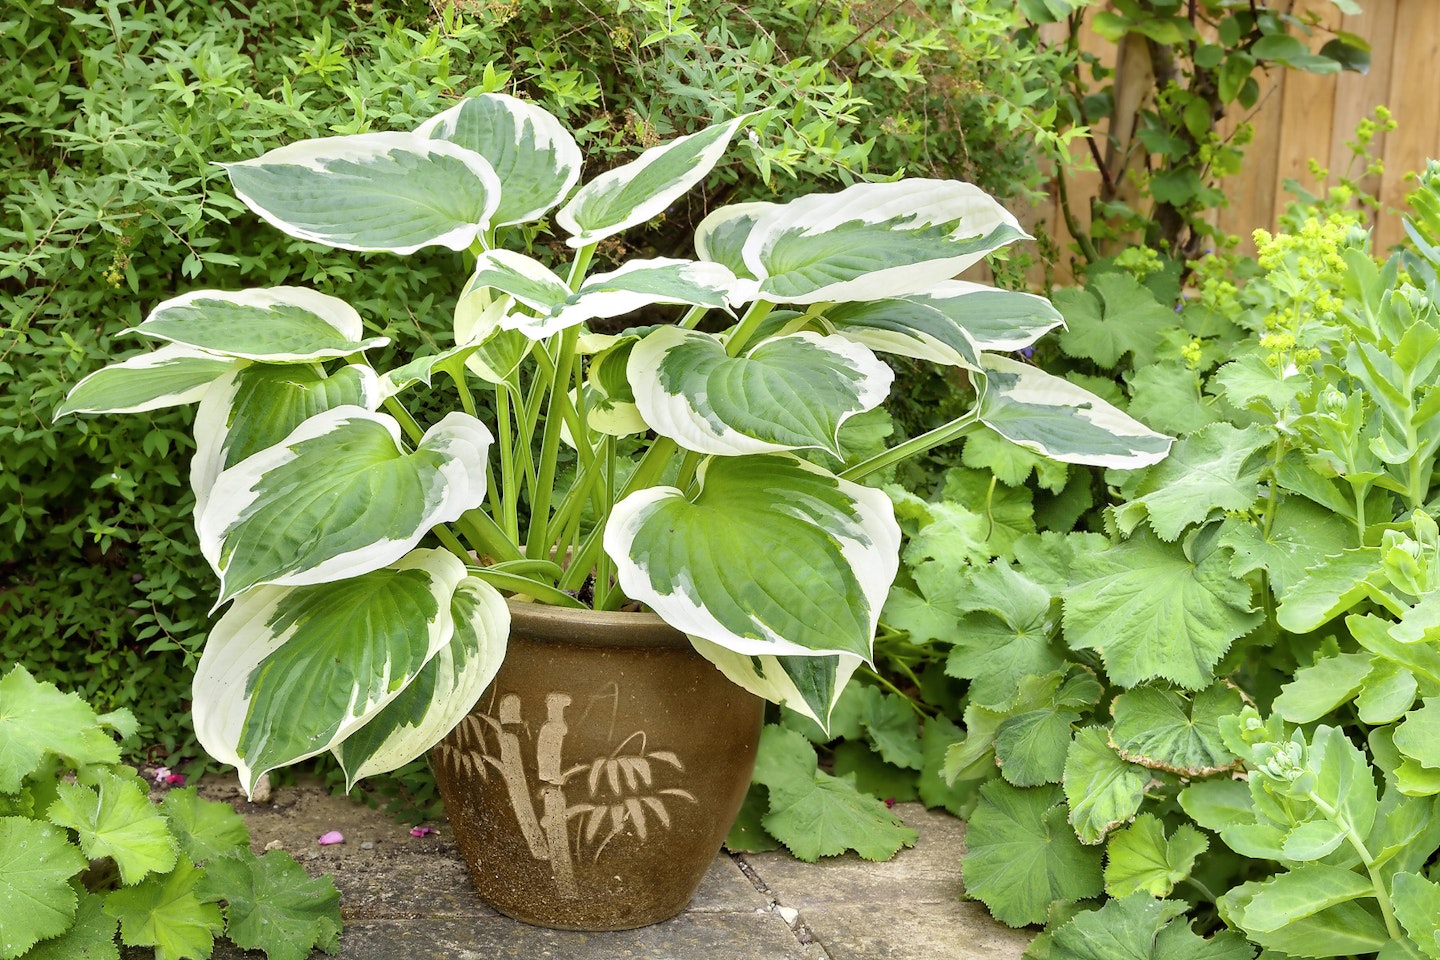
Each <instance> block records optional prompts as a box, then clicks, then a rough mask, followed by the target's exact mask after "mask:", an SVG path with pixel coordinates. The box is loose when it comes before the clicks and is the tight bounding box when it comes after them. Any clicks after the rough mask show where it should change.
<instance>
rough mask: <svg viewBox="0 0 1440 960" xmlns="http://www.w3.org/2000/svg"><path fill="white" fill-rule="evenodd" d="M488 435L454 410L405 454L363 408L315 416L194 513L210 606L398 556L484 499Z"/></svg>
mask: <svg viewBox="0 0 1440 960" xmlns="http://www.w3.org/2000/svg"><path fill="white" fill-rule="evenodd" d="M490 441H491V436H490V431H489V430H488V429H486V427H485V425H484V424H483V423H481V422H480V421H479V420H477V419H475V418H474V417H472V416H470V415H468V414H465V413H461V412H458V411H457V412H452V413H449V414H447V415H446V416H445V417H444V418H443V419H441V420H440V422H439V423H437V424H435V425H434V426H433V427H431V428H430V429H429V430H428V431H426V433H425V436H424V437H423V438H422V439H421V441H420V443H419V444H418V445H416V447H415V449H414V451H413V452H406V451H405V450H404V448H402V447H401V445H400V425H399V424H398V423H397V422H396V421H395V420H394V419H393V418H391V417H390V416H388V415H386V414H381V413H372V412H371V411H369V410H365V409H364V408H362V407H355V406H340V407H335V408H333V409H330V410H326V411H324V412H322V413H319V414H316V415H315V416H313V417H311V418H310V419H308V420H306V421H305V422H304V423H302V424H301V425H300V426H299V427H297V428H295V430H294V431H293V432H291V433H290V435H289V436H287V437H286V438H285V439H284V440H283V441H281V442H280V443H278V444H275V445H274V446H271V447H267V448H266V449H264V450H262V451H260V452H259V453H257V454H255V455H253V456H251V457H248V458H246V459H245V460H242V461H241V462H240V463H238V464H236V465H235V466H233V467H231V468H230V469H228V470H226V471H224V472H223V473H221V474H220V476H219V477H217V478H216V480H215V484H214V486H213V487H212V488H211V491H210V498H209V501H208V503H207V506H206V509H205V512H204V513H202V514H201V515H200V516H199V517H197V518H196V522H195V527H196V532H197V533H198V534H199V536H200V548H201V550H202V552H203V553H204V554H205V557H206V559H207V560H209V561H210V564H211V566H212V567H214V568H215V570H216V572H218V573H219V574H220V577H221V592H220V597H219V600H218V601H217V606H218V605H219V604H222V603H224V602H226V601H227V600H230V599H232V598H234V597H235V596H237V595H238V594H240V593H242V592H243V591H245V590H248V589H251V588H253V587H255V586H257V585H259V584H274V585H278V586H298V585H302V584H312V583H324V582H328V581H332V580H338V579H341V578H344V577H351V576H355V575H356V574H359V573H364V572H365V571H367V570H375V569H378V568H380V567H383V566H385V565H386V564H388V563H392V562H394V561H396V560H398V559H399V558H401V557H403V556H404V555H405V554H406V553H408V552H409V551H410V550H411V549H413V548H414V547H415V545H416V544H418V543H419V542H420V540H421V539H422V538H423V537H424V536H425V534H426V533H428V532H429V530H430V528H431V527H433V526H435V525H436V524H439V523H448V522H450V521H453V520H455V519H457V518H458V517H459V516H460V515H461V514H462V513H464V512H465V511H466V510H469V509H472V508H474V507H478V506H480V505H481V503H482V502H483V501H484V497H485V482H486V473H485V469H486V454H487V451H488V450H489V445H490Z"/></svg>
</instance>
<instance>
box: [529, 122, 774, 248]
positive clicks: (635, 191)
mask: <svg viewBox="0 0 1440 960" xmlns="http://www.w3.org/2000/svg"><path fill="white" fill-rule="evenodd" d="M753 116H754V114H746V115H744V116H741V117H736V118H735V119H733V120H727V121H725V122H724V123H716V124H712V125H710V126H708V127H706V128H705V129H704V130H701V131H699V132H697V133H692V134H690V135H688V136H684V137H676V138H675V139H674V140H670V141H668V142H666V143H662V144H660V145H659V146H655V147H651V148H650V149H648V150H646V151H645V152H644V153H642V154H640V156H639V157H637V158H635V159H634V160H632V161H630V162H629V163H627V164H624V165H622V166H619V167H616V168H615V169H613V170H608V171H606V172H605V173H602V174H600V176H598V177H596V178H595V179H594V180H591V181H590V182H589V183H587V184H585V185H584V186H583V187H581V188H580V189H579V190H577V191H576V192H575V196H573V197H571V198H570V202H569V203H567V204H565V206H563V207H561V208H560V210H559V212H558V213H556V214H555V223H556V224H557V225H558V226H559V227H560V228H561V229H562V230H564V231H565V232H566V233H569V234H571V237H570V239H569V240H567V241H565V242H566V243H568V244H569V245H570V246H572V247H577V248H578V247H583V246H587V245H589V244H592V243H596V242H598V241H600V240H603V239H605V238H606V237H608V236H611V235H613V234H616V233H619V232H620V231H622V230H625V229H627V228H629V227H633V226H635V225H636V224H638V223H644V222H645V221H646V220H649V219H651V218H653V217H655V216H658V215H659V214H661V213H664V212H665V210H666V208H668V207H669V206H670V204H672V203H674V202H675V201H676V200H678V199H679V198H680V197H681V196H683V195H684V194H685V193H687V192H688V191H689V190H690V188H691V187H693V186H695V184H697V183H699V182H700V181H701V180H703V179H704V178H705V175H706V174H707V173H709V172H710V171H711V170H712V169H713V168H714V166H715V164H717V163H718V162H720V158H721V157H722V156H723V155H724V153H725V148H726V147H727V146H729V144H730V139H731V138H732V137H733V136H734V135H735V131H736V130H739V129H740V127H741V125H742V124H744V123H745V122H746V121H747V120H749V119H750V118H751V117H753Z"/></svg>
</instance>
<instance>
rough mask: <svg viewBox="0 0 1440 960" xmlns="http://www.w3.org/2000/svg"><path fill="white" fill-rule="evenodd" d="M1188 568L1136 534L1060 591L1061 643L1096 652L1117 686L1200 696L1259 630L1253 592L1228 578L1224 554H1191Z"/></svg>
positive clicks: (1178, 556) (1094, 559)
mask: <svg viewBox="0 0 1440 960" xmlns="http://www.w3.org/2000/svg"><path fill="white" fill-rule="evenodd" d="M1195 549H1196V551H1197V552H1199V553H1200V554H1201V555H1200V556H1199V557H1198V558H1197V559H1194V560H1192V559H1191V558H1190V557H1189V556H1187V555H1186V554H1185V553H1183V552H1182V551H1181V550H1180V549H1179V548H1176V547H1167V546H1166V545H1165V544H1163V543H1161V542H1160V541H1159V540H1157V539H1156V538H1155V537H1154V535H1153V534H1150V533H1149V532H1148V531H1145V530H1137V531H1136V535H1135V536H1134V537H1132V538H1131V539H1129V540H1127V541H1125V542H1124V543H1121V544H1118V545H1116V546H1114V547H1113V548H1112V549H1110V550H1107V551H1105V552H1103V553H1099V554H1095V555H1093V556H1091V557H1090V558H1089V561H1088V563H1087V564H1086V565H1085V568H1083V572H1080V573H1079V575H1080V576H1083V577H1084V579H1082V580H1078V582H1076V583H1075V585H1073V586H1072V587H1070V588H1069V589H1068V590H1066V591H1065V594H1064V597H1065V616H1064V623H1065V637H1066V640H1067V642H1069V644H1070V646H1071V647H1073V648H1075V649H1082V650H1083V649H1091V650H1098V651H1100V654H1101V656H1103V657H1104V658H1105V666H1106V669H1107V670H1108V671H1109V673H1110V676H1111V678H1112V679H1113V680H1114V682H1115V683H1118V684H1119V685H1121V686H1125V687H1133V686H1135V685H1136V684H1139V683H1143V682H1144V681H1146V680H1152V679H1157V678H1158V679H1162V680H1169V681H1171V682H1173V683H1176V684H1178V685H1180V686H1182V687H1185V688H1186V689H1189V690H1199V689H1201V688H1203V687H1207V686H1209V685H1210V682H1211V681H1212V680H1213V679H1214V667H1215V664H1216V663H1218V662H1219V660H1220V658H1221V657H1222V656H1224V654H1225V651H1226V650H1228V649H1229V648H1230V644H1231V643H1232V642H1234V640H1235V639H1236V638H1237V637H1241V636H1244V635H1245V634H1246V633H1249V632H1250V631H1251V630H1252V629H1254V627H1255V626H1256V625H1257V624H1258V623H1259V622H1260V620H1261V614H1260V613H1258V612H1252V611H1251V610H1250V609H1249V607H1250V588H1249V587H1248V586H1247V585H1246V584H1245V583H1244V582H1242V581H1238V580H1235V579H1234V578H1232V577H1231V576H1230V571H1229V559H1228V557H1227V556H1226V551H1224V550H1216V549H1210V550H1208V552H1207V551H1206V550H1205V548H1203V547H1198V546H1197V547H1196V548H1195Z"/></svg>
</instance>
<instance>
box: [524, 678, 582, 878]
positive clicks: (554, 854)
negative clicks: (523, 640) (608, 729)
mask: <svg viewBox="0 0 1440 960" xmlns="http://www.w3.org/2000/svg"><path fill="white" fill-rule="evenodd" d="M569 705H570V697H569V695H568V694H564V693H552V694H550V695H549V696H547V697H546V698H545V724H544V726H542V727H541V728H540V736H539V738H538V739H537V740H536V741H535V764H536V770H537V773H538V775H539V778H540V782H541V783H542V784H543V786H542V787H541V788H540V793H541V797H542V798H543V801H544V818H545V819H544V821H543V822H544V828H545V836H546V837H547V838H548V840H549V842H550V872H551V874H552V875H553V876H554V878H555V886H556V887H557V888H558V889H559V892H560V895H561V896H562V897H566V898H574V897H577V896H579V895H580V888H579V886H578V885H577V884H576V882H575V865H574V862H573V861H572V859H571V856H570V831H569V827H568V823H567V821H566V818H565V807H566V803H565V773H564V764H563V762H562V759H563V755H564V743H565V734H567V733H568V732H569V727H567V726H566V725H565V708H566V707H568V706H569Z"/></svg>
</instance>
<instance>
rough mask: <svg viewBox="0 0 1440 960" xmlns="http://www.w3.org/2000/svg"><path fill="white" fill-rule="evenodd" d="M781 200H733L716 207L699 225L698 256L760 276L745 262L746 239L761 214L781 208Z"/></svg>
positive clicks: (737, 272)
mask: <svg viewBox="0 0 1440 960" xmlns="http://www.w3.org/2000/svg"><path fill="white" fill-rule="evenodd" d="M779 206H780V204H778V203H765V202H760V201H756V202H752V203H732V204H728V205H727V206H723V207H719V208H717V209H715V210H713V211H712V212H711V213H710V214H709V216H707V217H706V218H705V219H704V220H701V221H700V224H699V225H698V226H697V227H696V228H695V256H697V257H699V258H700V259H701V260H711V261H714V262H715V263H721V264H724V265H725V266H726V267H728V268H729V269H730V272H731V273H733V274H735V276H737V277H740V278H741V279H745V280H758V279H759V277H757V276H755V274H753V273H751V272H750V268H749V267H747V266H746V265H745V256H744V249H745V241H746V240H747V239H748V238H749V237H750V231H751V230H753V229H754V228H755V224H756V223H758V222H759V220H760V218H761V217H763V216H765V215H766V214H768V213H770V212H771V211H773V210H775V209H776V208H778V207H779Z"/></svg>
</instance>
